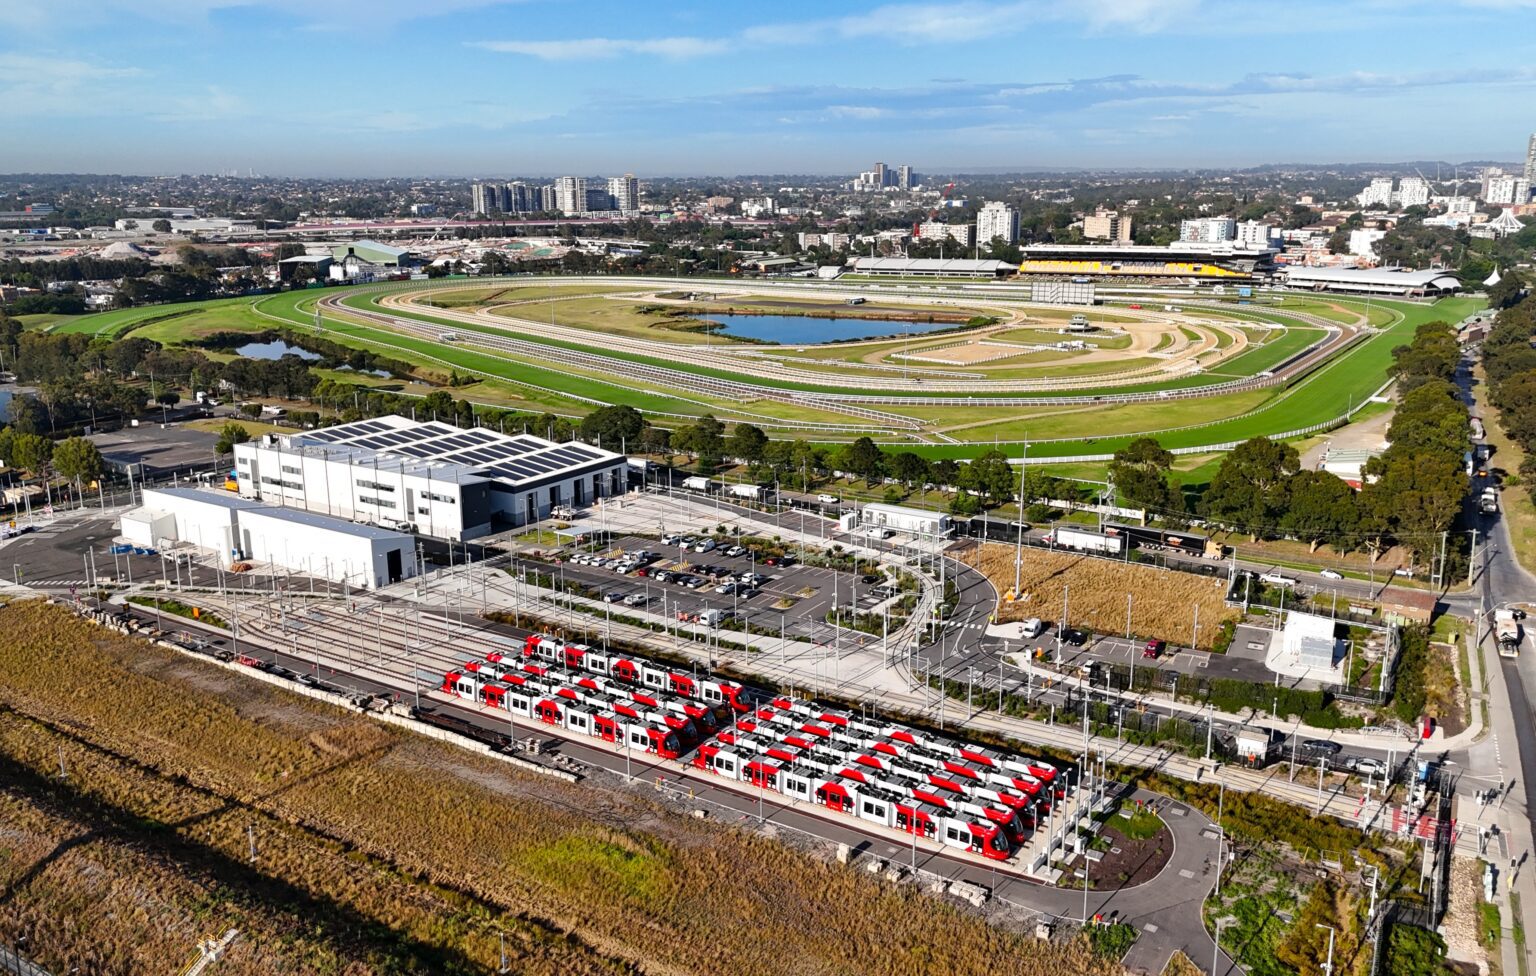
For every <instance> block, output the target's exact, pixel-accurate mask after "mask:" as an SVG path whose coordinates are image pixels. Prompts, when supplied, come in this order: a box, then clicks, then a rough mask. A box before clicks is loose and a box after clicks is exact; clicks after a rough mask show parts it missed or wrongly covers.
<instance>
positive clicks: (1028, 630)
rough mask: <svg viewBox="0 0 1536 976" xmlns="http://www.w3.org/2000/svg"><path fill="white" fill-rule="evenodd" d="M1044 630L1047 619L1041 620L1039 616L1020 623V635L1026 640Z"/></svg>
mask: <svg viewBox="0 0 1536 976" xmlns="http://www.w3.org/2000/svg"><path fill="white" fill-rule="evenodd" d="M1044 630H1045V621H1043V620H1041V619H1040V618H1039V617H1030V618H1029V619H1028V620H1026V621H1024V622H1023V623H1021V624H1019V636H1020V637H1022V638H1024V639H1025V640H1029V639H1031V638H1035V637H1039V636H1040V634H1041V632H1042V631H1044Z"/></svg>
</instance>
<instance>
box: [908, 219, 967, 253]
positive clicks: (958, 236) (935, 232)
mask: <svg viewBox="0 0 1536 976" xmlns="http://www.w3.org/2000/svg"><path fill="white" fill-rule="evenodd" d="M975 229H976V228H975V227H973V226H972V225H970V224H944V223H940V222H939V221H937V220H925V221H923V222H922V223H921V224H918V225H917V237H918V239H919V240H924V241H939V240H943V239H945V238H949V239H950V240H952V241H954V242H955V243H957V244H961V245H964V246H965V247H970V246H971V234H972V232H973V231H975Z"/></svg>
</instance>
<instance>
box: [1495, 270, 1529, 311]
mask: <svg viewBox="0 0 1536 976" xmlns="http://www.w3.org/2000/svg"><path fill="white" fill-rule="evenodd" d="M1524 288H1525V282H1524V281H1523V280H1522V279H1521V277H1520V276H1519V275H1518V274H1516V273H1515V272H1513V271H1510V272H1507V273H1506V274H1505V275H1504V276H1503V277H1502V278H1500V279H1499V281H1498V284H1495V285H1492V286H1490V287H1489V289H1488V304H1489V306H1490V307H1492V308H1497V309H1505V308H1510V307H1511V306H1513V305H1514V304H1515V303H1517V302H1518V301H1520V296H1521V294H1522V293H1523V291H1524Z"/></svg>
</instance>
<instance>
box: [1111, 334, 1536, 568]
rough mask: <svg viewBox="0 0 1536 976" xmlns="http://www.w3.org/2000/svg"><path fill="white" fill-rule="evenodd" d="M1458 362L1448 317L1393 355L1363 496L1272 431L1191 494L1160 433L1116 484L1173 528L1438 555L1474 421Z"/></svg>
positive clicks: (1463, 480) (1123, 461)
mask: <svg viewBox="0 0 1536 976" xmlns="http://www.w3.org/2000/svg"><path fill="white" fill-rule="evenodd" d="M1460 360H1461V348H1460V344H1459V343H1458V341H1457V338H1456V333H1455V330H1454V328H1453V327H1452V326H1450V325H1449V324H1447V323H1445V322H1427V323H1425V324H1423V325H1421V326H1419V328H1418V329H1417V330H1415V332H1414V336H1413V341H1412V342H1410V343H1408V344H1407V345H1404V346H1399V347H1397V348H1396V349H1394V350H1393V351H1392V366H1391V375H1392V376H1393V378H1394V379H1395V380H1396V385H1397V394H1398V403H1397V407H1396V411H1395V413H1394V414H1393V418H1392V423H1391V425H1390V426H1389V427H1388V429H1387V438H1388V440H1389V441H1390V446H1389V447H1388V448H1387V449H1386V450H1385V451H1384V452H1382V453H1381V454H1380V455H1378V456H1376V457H1373V458H1371V459H1370V460H1369V461H1368V462H1367V463H1366V465H1365V468H1364V471H1363V473H1362V474H1363V484H1362V485H1361V486H1360V489H1359V490H1358V491H1356V490H1354V489H1352V488H1351V487H1350V486H1349V485H1348V484H1347V483H1345V482H1344V481H1343V480H1341V479H1340V478H1338V477H1336V476H1335V475H1333V474H1330V473H1328V472H1324V471H1312V470H1307V469H1305V468H1303V467H1302V466H1301V460H1300V457H1299V455H1298V454H1297V451H1296V449H1295V448H1294V447H1292V446H1291V445H1289V444H1286V443H1284V442H1279V441H1272V440H1270V439H1269V438H1267V437H1255V438H1252V439H1250V440H1248V441H1245V442H1244V443H1242V444H1239V445H1238V446H1237V447H1236V448H1234V449H1233V450H1232V451H1230V452H1229V453H1228V454H1227V455H1226V456H1225V457H1223V458H1222V461H1221V464H1220V465H1219V466H1218V467H1217V469H1216V472H1215V473H1214V474H1213V475H1212V477H1211V481H1210V483H1209V485H1207V486H1206V488H1205V490H1204V492H1202V493H1201V494H1200V496H1199V497H1198V498H1196V499H1193V500H1191V499H1187V498H1186V497H1185V496H1184V494H1183V492H1182V491H1180V490H1179V489H1178V488H1176V487H1175V486H1174V485H1173V484H1172V483H1171V480H1170V472H1171V470H1172V466H1173V455H1172V454H1171V453H1169V452H1168V451H1166V450H1164V449H1163V448H1162V447H1161V445H1159V444H1158V443H1157V441H1156V440H1155V439H1154V438H1150V437H1146V438H1138V439H1137V440H1135V441H1133V442H1132V443H1131V444H1130V445H1128V446H1127V447H1126V448H1124V449H1122V450H1121V451H1119V452H1117V453H1116V455H1115V459H1114V461H1113V462H1112V463H1111V464H1110V467H1109V474H1110V479H1111V481H1112V483H1113V484H1114V487H1115V491H1116V494H1117V496H1118V497H1119V498H1120V499H1122V500H1123V501H1124V502H1126V503H1127V504H1128V505H1129V506H1130V507H1134V508H1142V509H1145V510H1147V511H1148V512H1149V513H1151V514H1154V515H1157V516H1160V517H1162V518H1164V519H1167V520H1170V521H1172V522H1175V523H1178V522H1181V521H1185V520H1188V519H1190V518H1191V517H1195V516H1198V517H1200V518H1203V519H1204V520H1205V521H1206V523H1207V524H1210V525H1215V526H1219V527H1221V528H1224V529H1227V530H1229V531H1233V532H1240V533H1244V534H1247V535H1249V536H1251V537H1252V538H1253V539H1255V540H1259V539H1266V538H1269V539H1272V538H1290V539H1296V540H1299V541H1303V542H1306V543H1307V544H1308V545H1309V546H1310V547H1311V548H1312V549H1314V550H1315V549H1316V548H1317V547H1318V546H1320V545H1324V544H1326V545H1329V546H1332V547H1333V548H1334V549H1336V550H1338V551H1340V552H1352V551H1359V550H1363V551H1366V552H1368V553H1370V555H1371V556H1372V558H1375V557H1377V556H1379V555H1380V554H1381V553H1382V552H1384V551H1385V550H1386V549H1388V548H1390V547H1391V546H1392V545H1393V544H1400V545H1403V546H1406V547H1407V548H1409V549H1410V550H1411V551H1413V553H1414V554H1415V555H1417V556H1422V555H1424V554H1425V553H1429V552H1437V551H1439V549H1440V546H1441V543H1442V541H1443V537H1444V533H1446V532H1447V531H1448V530H1449V529H1450V528H1451V526H1452V525H1453V524H1454V523H1455V521H1456V517H1457V515H1458V514H1459V513H1460V511H1461V505H1462V501H1463V499H1464V498H1465V497H1466V493H1467V476H1466V468H1465V464H1466V460H1465V459H1466V455H1467V452H1468V449H1469V448H1470V447H1471V440H1470V431H1469V427H1470V423H1469V419H1470V418H1469V414H1468V410H1467V406H1466V404H1465V402H1464V401H1463V399H1462V397H1461V393H1460V390H1459V389H1458V387H1457V386H1456V383H1455V377H1456V372H1457V369H1458V365H1459V363H1460ZM1533 388H1536V379H1533ZM1533 428H1536V424H1533Z"/></svg>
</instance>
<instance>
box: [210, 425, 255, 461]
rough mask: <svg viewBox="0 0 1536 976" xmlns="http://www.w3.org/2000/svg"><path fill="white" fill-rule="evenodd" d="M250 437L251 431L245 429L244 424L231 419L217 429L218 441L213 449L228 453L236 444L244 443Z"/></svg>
mask: <svg viewBox="0 0 1536 976" xmlns="http://www.w3.org/2000/svg"><path fill="white" fill-rule="evenodd" d="M250 439H251V432H250V431H249V430H246V429H245V425H244V424H237V423H234V422H233V421H231V422H230V423H227V424H225V425H224V426H223V427H222V428H221V429H220V430H219V442H218V443H217V444H215V445H214V450H215V451H217V452H218V453H220V454H228V453H229V452H230V451H233V450H234V449H235V445H236V444H244V443H245V442H246V441H248V440H250Z"/></svg>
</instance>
